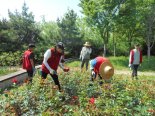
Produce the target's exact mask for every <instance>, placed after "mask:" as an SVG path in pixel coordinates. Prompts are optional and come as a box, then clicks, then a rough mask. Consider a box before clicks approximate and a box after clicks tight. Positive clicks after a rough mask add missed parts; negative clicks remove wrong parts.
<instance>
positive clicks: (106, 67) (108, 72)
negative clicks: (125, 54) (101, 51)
mask: <svg viewBox="0 0 155 116" xmlns="http://www.w3.org/2000/svg"><path fill="white" fill-rule="evenodd" d="M99 74H100V76H101V77H102V78H103V79H105V80H108V79H110V78H111V77H112V76H113V75H114V67H113V66H112V64H111V63H110V62H109V61H106V62H103V63H102V64H101V66H100V68H99Z"/></svg>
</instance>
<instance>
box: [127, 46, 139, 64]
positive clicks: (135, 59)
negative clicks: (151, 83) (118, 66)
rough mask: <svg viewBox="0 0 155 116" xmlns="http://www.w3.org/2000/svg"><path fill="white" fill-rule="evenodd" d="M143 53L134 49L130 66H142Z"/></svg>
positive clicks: (131, 52) (130, 58)
mask: <svg viewBox="0 0 155 116" xmlns="http://www.w3.org/2000/svg"><path fill="white" fill-rule="evenodd" d="M141 63H142V52H141V51H140V50H136V49H133V50H131V51H130V57H129V64H141Z"/></svg>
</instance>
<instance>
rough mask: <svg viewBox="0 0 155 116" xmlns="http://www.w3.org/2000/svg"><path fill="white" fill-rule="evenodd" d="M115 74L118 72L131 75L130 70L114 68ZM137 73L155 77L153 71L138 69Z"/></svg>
mask: <svg viewBox="0 0 155 116" xmlns="http://www.w3.org/2000/svg"><path fill="white" fill-rule="evenodd" d="M115 74H120V75H131V70H129V71H128V70H115ZM138 75H140V76H143V75H144V76H154V77H155V72H140V71H138Z"/></svg>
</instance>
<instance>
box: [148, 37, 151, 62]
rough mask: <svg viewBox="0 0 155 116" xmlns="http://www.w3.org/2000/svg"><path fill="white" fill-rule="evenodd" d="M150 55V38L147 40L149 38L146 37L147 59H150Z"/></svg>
mask: <svg viewBox="0 0 155 116" xmlns="http://www.w3.org/2000/svg"><path fill="white" fill-rule="evenodd" d="M150 56H151V47H150V40H149V38H147V58H148V61H149V60H150Z"/></svg>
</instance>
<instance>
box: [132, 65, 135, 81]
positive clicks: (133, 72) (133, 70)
mask: <svg viewBox="0 0 155 116" xmlns="http://www.w3.org/2000/svg"><path fill="white" fill-rule="evenodd" d="M134 77H135V65H134V64H133V65H132V79H134Z"/></svg>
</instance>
